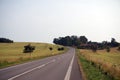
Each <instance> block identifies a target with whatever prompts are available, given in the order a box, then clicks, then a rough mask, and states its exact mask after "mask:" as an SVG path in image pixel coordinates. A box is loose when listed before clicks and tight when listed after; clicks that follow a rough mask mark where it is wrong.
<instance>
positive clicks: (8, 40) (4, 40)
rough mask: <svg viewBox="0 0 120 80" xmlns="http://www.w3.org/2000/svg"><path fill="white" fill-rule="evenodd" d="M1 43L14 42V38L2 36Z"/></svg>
mask: <svg viewBox="0 0 120 80" xmlns="http://www.w3.org/2000/svg"><path fill="white" fill-rule="evenodd" d="M0 43H13V40H10V39H7V38H0Z"/></svg>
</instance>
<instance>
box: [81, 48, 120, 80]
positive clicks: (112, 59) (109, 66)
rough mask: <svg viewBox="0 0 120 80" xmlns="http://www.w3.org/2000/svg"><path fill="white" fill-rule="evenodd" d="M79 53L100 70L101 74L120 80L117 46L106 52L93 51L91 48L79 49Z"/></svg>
mask: <svg viewBox="0 0 120 80" xmlns="http://www.w3.org/2000/svg"><path fill="white" fill-rule="evenodd" d="M79 54H80V55H81V56H83V57H84V58H85V59H86V60H88V61H89V62H90V63H91V64H92V65H94V66H96V67H97V68H98V69H99V70H101V71H102V72H103V74H105V75H109V76H112V77H114V78H115V79H117V80H120V51H118V50H117V48H111V51H110V52H106V50H97V52H93V51H91V50H86V49H80V50H79Z"/></svg>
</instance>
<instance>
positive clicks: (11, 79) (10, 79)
mask: <svg viewBox="0 0 120 80" xmlns="http://www.w3.org/2000/svg"><path fill="white" fill-rule="evenodd" d="M55 61H56V60H55V59H53V60H51V61H49V62H47V63H45V64H42V65H40V66H38V67H35V68H33V69H30V70H27V71H25V72H23V73H21V74H18V75H16V76H14V77H11V78H9V79H8V80H13V79H15V78H17V77H20V76H22V75H24V74H27V73H29V72H31V71H33V70H36V69H40V68H42V67H44V66H46V65H48V64H50V63H52V62H55Z"/></svg>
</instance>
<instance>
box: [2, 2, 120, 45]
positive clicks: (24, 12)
mask: <svg viewBox="0 0 120 80" xmlns="http://www.w3.org/2000/svg"><path fill="white" fill-rule="evenodd" d="M68 35H69V36H72V35H76V36H83V35H84V36H86V37H87V38H88V40H89V41H90V40H92V41H97V42H101V41H105V40H107V41H110V40H111V38H115V39H116V41H118V42H120V0H0V37H4V38H9V39H12V40H14V41H16V42H45V43H52V41H53V39H54V38H58V37H64V36H68Z"/></svg>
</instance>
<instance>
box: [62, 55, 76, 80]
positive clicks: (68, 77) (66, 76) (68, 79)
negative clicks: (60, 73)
mask: <svg viewBox="0 0 120 80" xmlns="http://www.w3.org/2000/svg"><path fill="white" fill-rule="evenodd" d="M74 56H75V55H73V57H72V60H71V62H70V65H69V68H68V70H67V73H66V75H65V78H64V80H70V75H71V71H72V65H73V61H74Z"/></svg>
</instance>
